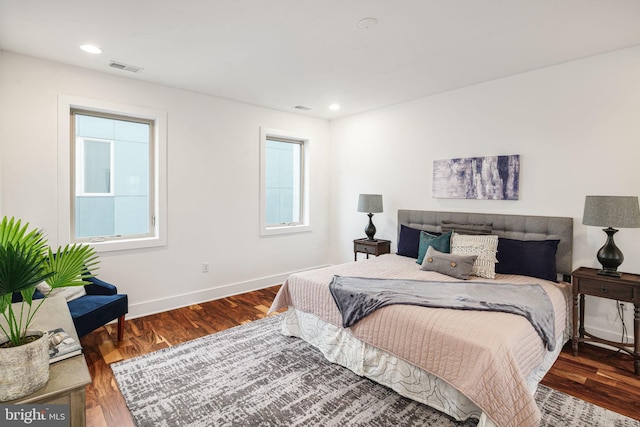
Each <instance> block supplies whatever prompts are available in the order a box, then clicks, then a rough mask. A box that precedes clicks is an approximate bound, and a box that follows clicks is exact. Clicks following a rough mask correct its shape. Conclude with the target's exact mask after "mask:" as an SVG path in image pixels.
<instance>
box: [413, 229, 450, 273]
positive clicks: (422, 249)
mask: <svg viewBox="0 0 640 427" xmlns="http://www.w3.org/2000/svg"><path fill="white" fill-rule="evenodd" d="M452 234H453V231H448V232H446V233H444V234H443V235H441V236H434V235H433V234H429V233H427V232H426V231H421V232H420V245H419V246H418V260H417V261H416V263H418V264H420V265H422V261H423V260H424V255H425V254H426V253H427V249H429V246H431V247H432V248H433V249H435V250H436V251H438V252H442V253H444V254H448V253H449V252H451V235H452Z"/></svg>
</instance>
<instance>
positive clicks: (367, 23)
mask: <svg viewBox="0 0 640 427" xmlns="http://www.w3.org/2000/svg"><path fill="white" fill-rule="evenodd" d="M377 23H378V20H377V19H376V18H364V19H361V20H360V21H358V27H360V28H364V29H367V28H371V27H375V26H376V24H377Z"/></svg>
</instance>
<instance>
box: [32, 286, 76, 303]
mask: <svg viewBox="0 0 640 427" xmlns="http://www.w3.org/2000/svg"><path fill="white" fill-rule="evenodd" d="M36 289H38V290H39V291H40V293H41V294H43V295H44V296H49V297H55V296H61V297H63V298H64V299H65V300H66V301H67V302H69V301H73V300H74V299H78V298H80V297H82V296H85V295H86V294H87V291H86V290H85V289H84V286H66V287H63V288H55V289H53V290H52V289H51V286H49V285H47V284H46V283H45V282H42V283H39V284H38V285H36ZM49 291H51V293H49Z"/></svg>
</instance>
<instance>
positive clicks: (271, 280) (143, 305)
mask: <svg viewBox="0 0 640 427" xmlns="http://www.w3.org/2000/svg"><path fill="white" fill-rule="evenodd" d="M327 266H329V264H326V265H319V266H316V267H311V268H305V269H303V270H297V271H291V272H288V273H281V274H277V275H274V276H268V277H260V278H257V279H252V280H247V281H244V282H236V283H229V284H226V285H222V286H219V287H216V288H209V289H203V290H200V291H196V292H189V293H185V294H178V295H172V296H170V297H165V298H158V299H154V300H149V301H143V302H139V303H136V304H129V313H128V314H127V319H135V318H137V317H143V316H149V315H151V314H156V313H161V312H164V311H169V310H174V309H176V308H181V307H186V306H189V305H193V304H198V303H202V302H205V301H212V300H216V299H220V298H226V297H230V296H233V295H238V294H243V293H246V292H251V291H255V290H258V289H264V288H268V287H269V286H274V285H278V284H280V283H282V282H284V281H285V280H286V279H287V277H289V275H291V274H293V273H299V272H301V271H308V270H315V269H317V268H322V267H327Z"/></svg>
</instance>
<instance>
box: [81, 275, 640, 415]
mask: <svg viewBox="0 0 640 427" xmlns="http://www.w3.org/2000/svg"><path fill="white" fill-rule="evenodd" d="M277 291H278V286H274V287H271V288H267V289H262V290H259V291H255V292H250V293H246V294H242V295H236V296H233V297H229V298H223V299H220V300H216V301H209V302H206V303H202V304H196V305H192V306H189V307H184V308H181V309H177V310H172V311H168V312H164V313H159V314H154V315H151V316H146V317H141V318H138V319H131V320H127V321H126V325H125V338H124V340H123V341H122V342H121V343H119V344H118V343H117V341H116V326H115V324H114V325H107V326H106V327H104V328H100V329H98V330H96V331H94V332H92V333H90V334H89V335H87V336H85V337H83V338H82V339H81V342H82V346H83V347H84V351H85V358H86V360H87V364H88V365H89V371H90V372H91V377H92V378H93V383H92V384H90V385H88V386H87V426H90V427H92V426H97V427H110V426H119V427H125V426H133V425H134V423H133V420H132V419H131V416H130V414H129V411H128V409H127V406H126V405H125V402H124V399H123V397H122V395H121V394H120V391H119V390H118V386H117V385H116V382H115V379H114V377H113V374H112V372H111V369H110V368H109V364H111V363H114V362H118V361H121V360H125V359H129V358H132V357H136V356H139V355H141V354H145V353H150V352H152V351H155V350H159V349H161V348H165V347H169V346H172V345H175V344H179V343H181V342H185V341H189V340H192V339H195V338H199V337H202V336H205V335H208V334H212V333H215V332H219V331H221V330H224V329H227V328H230V327H233V326H237V325H240V324H243V323H247V322H251V321H253V320H257V319H261V318H263V317H265V316H266V313H267V310H268V309H269V306H270V305H271V301H273V298H274V297H275V294H276V292H277ZM542 383H543V384H545V385H547V386H549V387H552V388H554V389H556V390H560V391H563V392H565V393H568V394H571V395H573V396H576V397H579V398H580V399H584V400H586V401H589V402H592V403H594V404H596V405H600V406H603V407H605V408H608V409H611V410H613V411H615V412H619V413H621V414H624V415H627V416H629V417H632V418H635V419H637V420H640V378H639V377H637V376H635V375H634V374H633V362H632V360H631V357H630V356H628V355H625V354H621V353H616V352H613V351H608V350H604V349H601V348H598V347H594V346H589V345H585V346H584V347H581V351H580V354H579V356H577V357H574V356H573V355H572V354H571V348H570V346H567V347H565V348H564V349H563V351H562V353H561V355H560V357H559V359H558V360H557V361H556V363H555V364H554V366H553V367H552V368H551V370H550V371H549V373H548V374H547V375H546V376H545V378H544V379H543V381H542Z"/></svg>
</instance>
